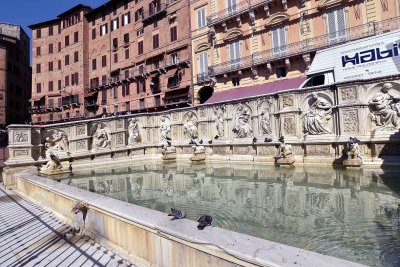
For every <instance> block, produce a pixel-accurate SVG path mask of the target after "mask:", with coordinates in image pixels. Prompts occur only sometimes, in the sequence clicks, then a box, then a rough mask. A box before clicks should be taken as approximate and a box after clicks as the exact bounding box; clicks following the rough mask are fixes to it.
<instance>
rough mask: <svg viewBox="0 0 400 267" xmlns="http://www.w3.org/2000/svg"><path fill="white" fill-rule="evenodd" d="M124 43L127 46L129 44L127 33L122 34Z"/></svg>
mask: <svg viewBox="0 0 400 267" xmlns="http://www.w3.org/2000/svg"><path fill="white" fill-rule="evenodd" d="M124 43H125V44H128V43H129V33H125V34H124Z"/></svg>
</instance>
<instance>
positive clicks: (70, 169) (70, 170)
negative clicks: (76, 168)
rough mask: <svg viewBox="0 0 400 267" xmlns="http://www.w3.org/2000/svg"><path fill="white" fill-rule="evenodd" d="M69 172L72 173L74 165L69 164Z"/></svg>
mask: <svg viewBox="0 0 400 267" xmlns="http://www.w3.org/2000/svg"><path fill="white" fill-rule="evenodd" d="M68 170H69V172H70V173H72V164H69V167H68Z"/></svg>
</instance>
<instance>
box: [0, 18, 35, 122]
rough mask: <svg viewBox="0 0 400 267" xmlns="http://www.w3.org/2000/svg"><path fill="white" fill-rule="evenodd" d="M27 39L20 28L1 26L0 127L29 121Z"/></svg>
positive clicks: (29, 77) (29, 88)
mask: <svg viewBox="0 0 400 267" xmlns="http://www.w3.org/2000/svg"><path fill="white" fill-rule="evenodd" d="M29 42H30V41H29V37H28V35H27V34H26V33H25V31H24V30H23V29H22V27H21V26H19V25H13V24H7V23H0V126H1V127H4V126H5V125H8V124H12V123H24V122H26V121H27V120H28V119H29V113H28V112H27V110H28V104H27V103H29V102H28V101H29V98H30V96H31V68H30V64H29Z"/></svg>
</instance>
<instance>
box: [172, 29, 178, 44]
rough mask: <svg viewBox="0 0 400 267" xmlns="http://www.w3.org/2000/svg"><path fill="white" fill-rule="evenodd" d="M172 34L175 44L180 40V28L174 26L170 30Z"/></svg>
mask: <svg viewBox="0 0 400 267" xmlns="http://www.w3.org/2000/svg"><path fill="white" fill-rule="evenodd" d="M170 33H171V42H174V41H176V40H177V39H178V27H176V26H174V27H171V28H170Z"/></svg>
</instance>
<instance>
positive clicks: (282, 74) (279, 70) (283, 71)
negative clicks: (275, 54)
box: [276, 67, 286, 78]
mask: <svg viewBox="0 0 400 267" xmlns="http://www.w3.org/2000/svg"><path fill="white" fill-rule="evenodd" d="M276 77H277V78H283V77H286V68H285V67H280V68H276Z"/></svg>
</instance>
